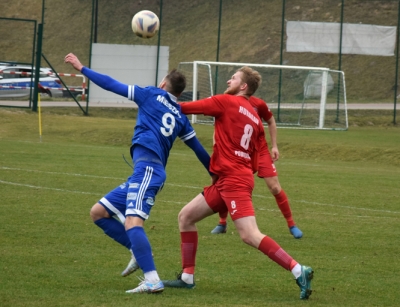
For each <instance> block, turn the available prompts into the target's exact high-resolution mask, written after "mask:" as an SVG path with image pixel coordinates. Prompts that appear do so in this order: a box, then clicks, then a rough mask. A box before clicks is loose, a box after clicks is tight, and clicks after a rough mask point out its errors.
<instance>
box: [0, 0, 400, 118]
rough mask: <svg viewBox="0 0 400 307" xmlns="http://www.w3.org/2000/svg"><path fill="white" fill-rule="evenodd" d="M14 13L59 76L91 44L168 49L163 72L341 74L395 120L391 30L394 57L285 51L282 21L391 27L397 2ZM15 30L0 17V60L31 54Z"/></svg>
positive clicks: (235, 3)
mask: <svg viewBox="0 0 400 307" xmlns="http://www.w3.org/2000/svg"><path fill="white" fill-rule="evenodd" d="M23 2H24V3H25V4H26V5H25V6H26V8H24V3H23ZM33 3H34V5H32V4H33ZM12 7H13V5H12V4H10V3H8V4H6V3H3V4H0V12H1V13H0V17H6V18H10V17H16V16H15V15H12V14H15V10H13V11H10V10H11V9H12ZM19 7H20V9H19V16H18V17H20V18H27V19H36V20H37V21H38V22H41V21H43V22H44V32H43V47H42V52H43V54H45V55H46V57H47V59H49V62H51V63H52V66H53V67H54V69H55V70H56V71H58V72H62V73H69V72H72V71H71V69H70V68H69V67H66V65H65V64H64V63H63V58H64V56H65V55H66V54H67V53H69V52H74V53H76V54H77V55H78V56H79V57H80V59H82V62H83V63H84V64H85V65H90V56H89V55H90V49H91V42H98V43H110V44H130V45H131V44H136V45H159V46H168V47H169V53H170V59H169V67H170V69H172V68H174V67H177V66H178V64H179V63H180V62H185V61H189V62H191V61H198V60H202V61H221V62H244V63H260V64H283V65H297V66H318V67H328V68H330V69H334V70H343V71H344V73H345V75H346V84H347V97H348V103H350V104H351V103H360V102H361V103H369V102H374V103H380V102H382V103H388V102H392V103H393V107H394V108H393V110H394V121H395V116H396V112H395V110H396V103H397V99H396V96H397V84H398V78H397V75H398V66H399V64H398V37H399V34H398V31H397V35H396V38H397V42H396V50H395V54H394V56H368V55H357V54H341V52H340V50H339V49H338V53H336V54H326V53H310V52H303V53H298V52H287V50H286V43H287V32H286V30H287V22H288V21H311V22H329V23H340V24H345V23H350V24H370V25H382V26H393V27H397V28H398V25H399V22H400V17H399V15H400V14H399V9H400V6H399V0H370V1H369V0H329V1H326V0H313V1H310V0H270V1H263V0H259V1H254V0H252V1H245V2H243V1H240V0H219V1H216V0H205V1H204V0H203V1H200V0H170V1H163V0H139V1H131V0H130V1H127V0H118V1H117V0H114V1H112V0H92V1H81V0H70V1H63V0H51V1H50V0H22V1H19ZM28 8H29V9H28ZM14 9H15V8H14ZM143 9H148V10H151V11H153V12H155V13H156V14H157V15H159V17H160V20H161V28H160V31H159V35H157V36H156V37H153V38H151V39H141V38H139V37H136V36H134V35H133V33H132V30H131V25H130V22H131V19H132V16H133V15H134V14H135V13H136V12H137V11H140V10H143ZM5 22H7V24H6V27H4V25H5ZM21 31H25V30H21V29H18V28H17V27H16V26H14V25H10V21H9V20H7V21H4V20H1V19H0V34H1V36H2V41H1V42H0V62H1V61H18V62H29V61H30V56H31V52H30V51H31V49H29V48H27V50H29V52H26V51H25V52H24V53H22V52H21V48H25V47H24V45H23V43H21V42H15V39H16V37H21V35H20V32H21ZM17 33H18V34H17ZM24 33H25V32H24ZM10 42H11V43H10ZM16 45H18V46H16ZM265 82H268V80H265Z"/></svg>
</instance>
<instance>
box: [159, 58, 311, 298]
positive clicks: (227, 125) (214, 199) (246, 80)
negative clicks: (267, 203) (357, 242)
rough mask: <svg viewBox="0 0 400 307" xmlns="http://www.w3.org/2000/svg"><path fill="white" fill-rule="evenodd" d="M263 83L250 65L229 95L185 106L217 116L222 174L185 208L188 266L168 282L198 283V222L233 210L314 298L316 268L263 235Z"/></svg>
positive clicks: (217, 167) (182, 223) (216, 169)
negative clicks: (258, 106) (259, 104)
mask: <svg viewBox="0 0 400 307" xmlns="http://www.w3.org/2000/svg"><path fill="white" fill-rule="evenodd" d="M260 83H261V76H260V74H259V73H258V72H257V71H255V70H253V69H251V68H249V67H246V66H244V67H242V68H240V69H238V70H237V71H236V73H235V74H234V75H233V76H232V78H231V79H230V80H228V82H227V84H228V87H227V89H226V91H225V93H224V94H223V95H216V96H213V97H210V98H207V99H202V100H198V101H194V102H189V103H184V104H182V105H181V107H182V113H184V114H204V115H208V116H213V117H214V118H215V130H214V137H215V143H214V145H213V153H212V156H211V161H210V169H209V171H210V172H211V173H213V174H214V175H215V177H218V178H215V180H213V184H212V185H211V186H208V187H206V188H204V191H203V192H202V193H200V194H199V195H197V196H196V197H195V198H194V199H193V200H192V201H191V202H189V203H188V204H187V205H186V206H184V207H183V208H182V210H181V211H180V212H179V216H178V222H179V230H180V234H181V257H182V269H183V270H182V273H180V274H179V275H178V278H177V279H176V280H163V281H162V282H163V284H164V286H165V287H174V288H188V289H190V288H194V286H195V282H194V271H195V262H196V253H197V245H198V234H197V227H196V223H197V222H199V221H201V220H203V219H204V218H206V217H207V216H210V215H212V214H214V213H216V212H229V214H230V216H231V218H232V220H233V223H234V225H235V227H236V229H237V231H238V233H239V235H240V237H241V239H242V240H243V242H245V243H246V244H248V245H250V246H252V247H254V248H257V249H258V250H260V251H261V252H262V253H264V254H265V255H267V256H268V257H269V258H270V259H271V260H273V261H275V262H276V263H277V264H279V265H280V266H282V267H283V268H284V269H286V270H290V271H291V272H292V273H293V275H294V277H295V278H296V283H297V285H298V286H299V287H300V298H301V299H308V297H309V296H310V294H311V279H312V278H313V273H314V272H313V270H312V268H310V267H307V266H303V265H300V264H299V263H298V262H297V261H295V260H294V259H293V258H292V257H291V256H290V255H289V254H287V253H286V252H285V251H284V250H283V249H282V248H281V247H280V246H279V245H278V244H277V243H276V242H275V241H274V240H273V239H272V238H270V237H268V236H266V235H265V234H262V233H261V232H260V230H259V229H258V226H257V223H256V218H255V212H254V208H253V204H252V200H251V196H252V192H253V188H254V176H253V174H254V173H255V172H256V171H257V168H258V165H259V164H258V156H259V152H260V150H261V149H262V147H263V145H264V144H265V135H264V127H263V124H262V122H261V119H260V117H259V116H258V115H257V112H256V111H255V110H254V109H253V107H252V105H251V104H250V103H249V101H248V99H249V98H250V96H251V95H253V93H254V92H255V91H256V90H257V88H258V86H259V84H260Z"/></svg>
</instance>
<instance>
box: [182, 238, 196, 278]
mask: <svg viewBox="0 0 400 307" xmlns="http://www.w3.org/2000/svg"><path fill="white" fill-rule="evenodd" d="M197 243H198V235H197V231H188V232H181V257H182V268H183V272H184V273H188V274H194V267H195V265H196V252H197Z"/></svg>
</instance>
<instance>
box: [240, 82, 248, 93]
mask: <svg viewBox="0 0 400 307" xmlns="http://www.w3.org/2000/svg"><path fill="white" fill-rule="evenodd" d="M247 88H248V86H247V83H242V84H241V85H240V90H241V91H244V92H246V91H247Z"/></svg>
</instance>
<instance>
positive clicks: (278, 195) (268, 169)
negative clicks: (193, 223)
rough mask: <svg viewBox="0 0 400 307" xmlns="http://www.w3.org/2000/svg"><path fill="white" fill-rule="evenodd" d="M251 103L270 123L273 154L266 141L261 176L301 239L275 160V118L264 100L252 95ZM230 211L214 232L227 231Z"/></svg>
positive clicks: (260, 170) (297, 236)
mask: <svg viewBox="0 0 400 307" xmlns="http://www.w3.org/2000/svg"><path fill="white" fill-rule="evenodd" d="M249 102H250V104H251V105H252V107H253V108H254V110H255V111H256V112H257V114H258V116H260V118H261V119H263V120H265V121H266V122H267V124H268V131H269V135H270V139H271V145H272V147H271V154H270V152H269V150H268V144H267V142H265V143H264V144H263V146H262V149H261V151H260V158H259V162H258V173H257V176H258V177H259V178H263V179H264V181H265V183H266V184H267V187H268V189H269V191H270V192H271V194H272V195H273V196H274V197H275V201H276V204H277V205H278V207H279V209H280V210H281V212H282V215H283V216H284V218H285V219H286V223H287V225H288V227H289V231H290V233H291V234H292V235H293V237H294V238H295V239H300V238H301V237H302V236H303V233H302V231H301V230H300V229H299V228H298V227H297V226H296V223H295V222H294V220H293V216H292V211H291V210H290V204H289V200H288V197H287V196H286V193H285V191H284V190H283V189H282V187H281V185H280V183H279V179H278V172H277V171H276V168H275V165H274V162H275V161H277V160H278V159H279V150H278V145H277V141H276V136H277V130H276V122H275V118H274V116H273V114H272V112H271V110H270V109H269V108H268V106H267V104H266V103H265V101H264V100H262V99H260V98H257V97H254V96H251V97H250V99H249ZM227 216H228V213H227V212H225V213H220V215H219V223H218V225H217V226H216V227H215V228H214V229H213V230H212V231H211V233H213V234H219V233H226V229H227V222H226V218H227Z"/></svg>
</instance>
